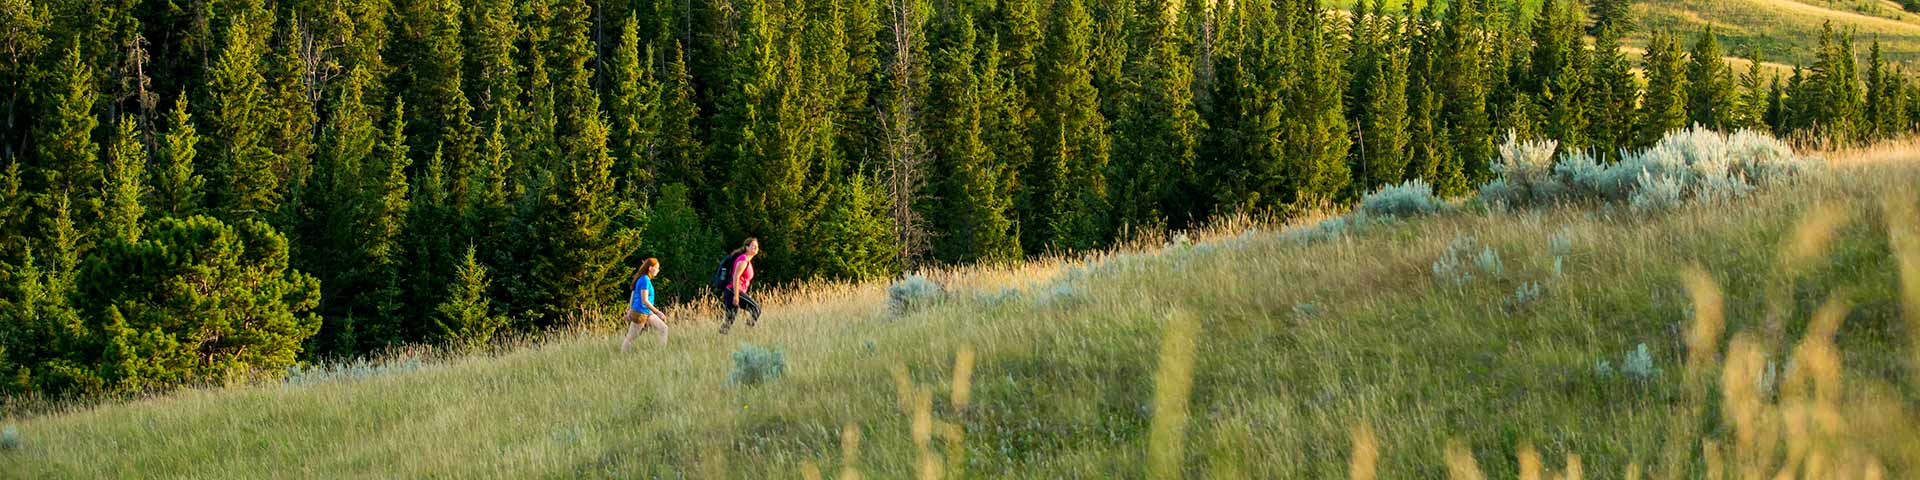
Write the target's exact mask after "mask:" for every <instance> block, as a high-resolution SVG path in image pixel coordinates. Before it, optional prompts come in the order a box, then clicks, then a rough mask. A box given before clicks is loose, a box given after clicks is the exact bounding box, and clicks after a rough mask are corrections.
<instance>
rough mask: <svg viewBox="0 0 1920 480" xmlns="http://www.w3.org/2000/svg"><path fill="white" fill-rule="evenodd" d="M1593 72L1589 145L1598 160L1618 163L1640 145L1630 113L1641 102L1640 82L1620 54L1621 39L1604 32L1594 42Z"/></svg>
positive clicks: (1614, 34)
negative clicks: (1623, 152) (1626, 150)
mask: <svg viewBox="0 0 1920 480" xmlns="http://www.w3.org/2000/svg"><path fill="white" fill-rule="evenodd" d="M1593 55H1594V58H1593V68H1592V74H1591V78H1592V80H1591V81H1592V88H1591V89H1590V91H1592V92H1593V94H1592V95H1591V96H1590V97H1589V98H1590V101H1589V103H1588V106H1587V108H1588V110H1589V111H1591V112H1594V115H1593V116H1591V117H1588V119H1587V120H1588V123H1587V135H1586V137H1587V141H1588V143H1589V144H1590V145H1592V150H1593V151H1594V154H1595V155H1596V156H1599V157H1601V158H1605V159H1610V160H1612V159H1618V157H1619V154H1620V151H1621V149H1624V148H1628V147H1630V146H1632V145H1633V144H1635V143H1637V141H1638V140H1637V137H1636V136H1635V135H1634V133H1633V128H1634V125H1635V119H1634V118H1633V115H1630V114H1629V112H1632V111H1633V110H1634V107H1635V105H1637V104H1638V103H1639V101H1640V85H1639V81H1638V80H1636V79H1635V78H1634V76H1633V71H1632V69H1631V66H1630V65H1629V64H1628V61H1627V58H1626V56H1625V55H1624V54H1622V53H1620V36H1619V35H1618V33H1617V32H1616V31H1615V30H1614V29H1612V28H1607V29H1603V30H1601V32H1600V35H1599V37H1598V38H1596V39H1595V40H1594V48H1593Z"/></svg>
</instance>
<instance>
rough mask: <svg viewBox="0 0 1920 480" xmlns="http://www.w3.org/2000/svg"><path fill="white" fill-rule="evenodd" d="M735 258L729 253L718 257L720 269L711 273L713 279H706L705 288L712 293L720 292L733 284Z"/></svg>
mask: <svg viewBox="0 0 1920 480" xmlns="http://www.w3.org/2000/svg"><path fill="white" fill-rule="evenodd" d="M735 258H738V257H735V256H734V255H733V254H731V253H729V254H727V255H726V256H723V257H720V268H717V269H715V270H714V271H713V277H711V278H708V279H707V288H711V289H713V290H714V291H721V290H726V289H727V285H729V284H732V283H733V260H734V259H735Z"/></svg>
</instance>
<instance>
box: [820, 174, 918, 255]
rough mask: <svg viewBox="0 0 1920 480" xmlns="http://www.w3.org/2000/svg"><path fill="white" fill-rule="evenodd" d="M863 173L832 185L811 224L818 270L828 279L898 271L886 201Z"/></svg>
mask: <svg viewBox="0 0 1920 480" xmlns="http://www.w3.org/2000/svg"><path fill="white" fill-rule="evenodd" d="M869 182H871V181H870V180H867V178H866V177H865V176H862V175H852V176H851V178H849V179H848V180H847V181H844V182H838V183H835V184H833V187H832V191H831V192H829V193H828V195H829V198H831V199H832V200H831V201H829V202H827V207H826V209H825V211H823V212H821V214H820V220H819V222H817V223H815V224H814V225H813V227H812V229H813V230H814V231H813V232H812V233H813V234H812V235H810V238H812V239H814V241H816V242H819V243H818V245H819V249H820V250H819V253H820V254H821V256H820V258H819V259H818V261H819V262H820V265H819V267H818V268H819V270H818V273H819V275H820V276H822V277H824V278H829V279H838V280H848V279H863V278H876V277H887V276H890V275H893V274H894V273H895V272H898V271H899V270H900V265H899V263H898V261H899V252H897V251H895V250H894V248H895V246H894V244H893V243H892V241H891V240H892V239H893V237H894V234H893V232H891V231H888V230H889V228H891V227H890V226H889V225H888V223H887V222H886V221H885V220H884V219H885V218H886V217H885V213H886V209H887V207H886V201H885V199H884V198H882V197H881V196H880V195H878V194H877V192H875V191H874V188H873V187H871V186H869Z"/></svg>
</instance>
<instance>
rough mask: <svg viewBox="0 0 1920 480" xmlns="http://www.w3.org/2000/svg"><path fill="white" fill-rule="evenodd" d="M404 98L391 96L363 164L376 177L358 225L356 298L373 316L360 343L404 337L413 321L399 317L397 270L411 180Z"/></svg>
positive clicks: (402, 262) (401, 266) (402, 261)
mask: <svg viewBox="0 0 1920 480" xmlns="http://www.w3.org/2000/svg"><path fill="white" fill-rule="evenodd" d="M406 110H407V108H406V100H405V99H403V98H396V99H395V100H394V105H393V111H392V112H391V115H390V116H388V117H387V132H386V135H385V136H384V137H382V138H381V139H380V144H379V149H378V150H377V152H376V153H377V154H378V155H380V157H379V159H378V163H376V164H370V165H367V168H366V170H367V177H368V178H371V179H377V180H376V182H377V183H373V184H371V185H370V188H368V189H367V190H366V193H364V194H362V198H363V200H361V201H363V202H366V203H364V205H365V207H364V208H365V209H366V210H365V211H366V212H368V213H367V214H366V215H365V217H363V220H361V221H362V222H364V223H363V224H362V225H361V226H360V227H359V228H357V229H355V230H357V233H358V235H359V240H358V242H357V243H358V245H359V246H360V252H359V255H358V257H359V258H360V259H361V260H360V261H361V262H362V263H361V267H360V270H359V271H358V272H356V277H357V278H356V283H357V284H359V285H361V286H362V287H363V288H365V290H364V291H363V295H364V296H363V297H361V299H360V301H359V302H358V304H359V305H360V306H362V307H364V309H363V310H361V311H365V312H368V313H370V315H369V318H370V319H371V320H373V323H371V324H370V325H369V326H368V328H367V329H366V330H365V334H364V337H363V338H362V339H361V342H362V344H363V345H369V346H381V345H392V344H398V343H400V342H403V341H405V340H407V333H408V330H410V329H411V327H412V325H409V323H410V322H407V321H406V319H405V318H402V312H403V311H404V310H405V308H406V304H405V303H404V302H405V298H404V297H403V295H404V293H405V292H404V291H403V290H402V288H403V287H404V285H403V284H402V283H403V281H404V280H403V278H402V272H404V271H406V269H407V268H409V267H410V265H409V264H408V261H407V260H408V259H407V256H406V249H405V242H406V240H407V232H406V227H407V214H408V209H409V208H411V207H412V206H413V202H412V201H410V200H409V196H410V195H411V193H412V186H411V184H410V183H409V182H408V180H407V170H408V167H410V166H412V165H413V161H412V160H411V159H410V158H409V157H408V155H409V153H410V151H411V150H412V148H411V147H408V146H407V145H408V143H407V133H406V118H407V115H406Z"/></svg>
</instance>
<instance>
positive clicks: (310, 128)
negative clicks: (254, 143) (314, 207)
mask: <svg viewBox="0 0 1920 480" xmlns="http://www.w3.org/2000/svg"><path fill="white" fill-rule="evenodd" d="M310 33H311V32H308V31H307V30H306V27H305V26H304V25H302V24H301V23H300V22H299V19H298V18H288V19H287V22H286V27H285V28H283V29H282V31H281V32H280V35H279V39H278V41H277V42H276V43H277V45H276V46H275V48H274V49H273V51H272V52H271V53H270V54H268V56H267V58H268V62H266V63H265V64H264V65H263V67H266V68H267V69H268V70H269V71H268V72H267V74H266V76H265V80H266V84H265V85H264V86H263V88H266V89H267V90H268V93H267V95H268V98H267V105H268V107H267V109H266V110H265V111H264V112H263V114H264V115H265V119H266V121H267V124H268V125H270V127H269V128H268V129H267V132H266V137H265V138H263V139H262V141H263V142H264V143H265V145H266V146H267V148H268V149H269V150H270V151H272V153H273V156H272V158H273V160H274V163H273V164H272V165H271V166H270V167H269V169H270V171H271V173H270V174H271V176H272V178H273V182H272V185H274V188H276V189H279V190H281V191H282V192H284V193H280V194H279V195H281V198H282V199H283V202H281V204H280V205H278V207H280V210H281V211H279V212H275V213H277V214H278V215H277V216H276V217H275V218H274V220H273V222H271V223H273V224H274V225H275V226H277V227H278V228H281V229H282V230H288V231H291V230H290V227H291V225H292V224H293V223H295V222H297V220H298V219H297V217H298V216H299V215H302V213H301V212H300V211H301V210H304V209H307V208H309V207H308V206H307V205H305V203H306V202H305V200H304V199H302V198H301V197H300V195H301V193H302V192H304V191H305V190H306V187H307V182H308V181H309V180H311V178H312V176H313V151H314V128H315V127H316V125H317V124H318V123H319V121H320V117H319V114H318V112H316V111H315V109H314V105H313V99H312V97H310V95H311V94H312V90H313V87H312V86H310V84H309V82H311V81H316V80H317V79H316V78H315V77H317V76H318V74H319V73H318V72H317V69H318V68H319V67H318V66H312V67H311V69H310V67H309V66H308V65H307V62H306V61H305V60H304V59H302V58H301V52H300V50H301V48H302V42H303V40H304V37H305V36H306V35H308V34H310Z"/></svg>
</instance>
